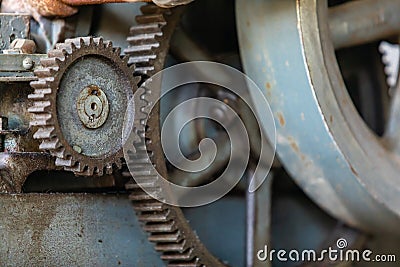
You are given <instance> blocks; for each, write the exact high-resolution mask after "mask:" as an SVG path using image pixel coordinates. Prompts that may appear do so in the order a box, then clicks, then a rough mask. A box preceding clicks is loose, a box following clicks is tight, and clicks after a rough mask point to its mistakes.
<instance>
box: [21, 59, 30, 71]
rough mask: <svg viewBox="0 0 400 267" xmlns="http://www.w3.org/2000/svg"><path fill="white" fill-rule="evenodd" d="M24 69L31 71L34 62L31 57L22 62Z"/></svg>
mask: <svg viewBox="0 0 400 267" xmlns="http://www.w3.org/2000/svg"><path fill="white" fill-rule="evenodd" d="M22 67H23V68H24V69H26V70H30V69H32V67H33V60H32V59H31V58H30V57H26V58H24V60H23V61H22Z"/></svg>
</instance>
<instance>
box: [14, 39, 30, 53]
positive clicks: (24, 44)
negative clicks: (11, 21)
mask: <svg viewBox="0 0 400 267" xmlns="http://www.w3.org/2000/svg"><path fill="white" fill-rule="evenodd" d="M10 48H11V49H15V50H19V51H20V52H21V53H23V54H33V53H35V51H36V44H35V42H34V41H32V40H29V39H15V40H14V41H12V43H11V44H10Z"/></svg>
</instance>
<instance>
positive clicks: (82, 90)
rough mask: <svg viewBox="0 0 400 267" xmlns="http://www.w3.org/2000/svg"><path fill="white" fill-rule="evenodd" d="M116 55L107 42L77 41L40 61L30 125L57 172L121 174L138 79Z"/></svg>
mask: <svg viewBox="0 0 400 267" xmlns="http://www.w3.org/2000/svg"><path fill="white" fill-rule="evenodd" d="M120 52H121V50H120V48H115V47H113V46H112V43H111V42H110V41H103V39H102V38H92V37H81V38H74V39H67V40H66V41H65V42H64V43H59V44H57V45H56V48H55V49H53V50H50V51H49V52H48V57H47V58H44V59H42V60H41V68H40V69H38V70H36V71H35V75H36V76H37V77H38V80H37V81H33V82H31V87H33V89H34V92H33V94H31V95H29V98H30V99H32V100H33V106H32V107H30V108H29V111H30V112H31V113H33V120H32V121H31V123H30V125H31V126H35V127H38V130H37V131H36V132H35V134H34V136H33V137H34V138H35V139H39V140H41V144H40V146H39V148H40V149H41V150H45V151H49V152H50V153H51V154H52V155H53V156H55V157H56V162H55V164H56V166H60V167H63V168H64V169H65V170H68V171H73V172H74V173H75V174H76V175H85V176H89V175H99V176H100V175H103V174H104V173H107V174H111V173H112V172H113V170H114V169H119V168H121V166H122V162H123V151H122V146H123V140H122V129H123V124H124V114H125V111H126V109H127V107H128V103H129V100H130V99H131V98H132V97H133V95H134V93H135V92H136V90H137V88H138V86H137V84H138V82H139V79H140V78H138V77H134V71H135V70H134V66H133V65H132V66H128V62H127V60H128V59H127V58H126V57H125V58H121V56H120ZM132 116H133V115H132Z"/></svg>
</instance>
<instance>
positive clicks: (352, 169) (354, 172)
mask: <svg viewBox="0 0 400 267" xmlns="http://www.w3.org/2000/svg"><path fill="white" fill-rule="evenodd" d="M349 166H350V170H351V172H352V173H353V174H354V175H355V176H358V172H357V171H356V170H355V169H354V168H353V166H352V165H349Z"/></svg>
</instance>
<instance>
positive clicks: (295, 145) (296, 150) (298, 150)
mask: <svg viewBox="0 0 400 267" xmlns="http://www.w3.org/2000/svg"><path fill="white" fill-rule="evenodd" d="M290 146H291V147H292V148H293V150H294V151H295V152H296V153H299V152H300V149H299V146H298V145H297V144H296V142H290Z"/></svg>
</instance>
